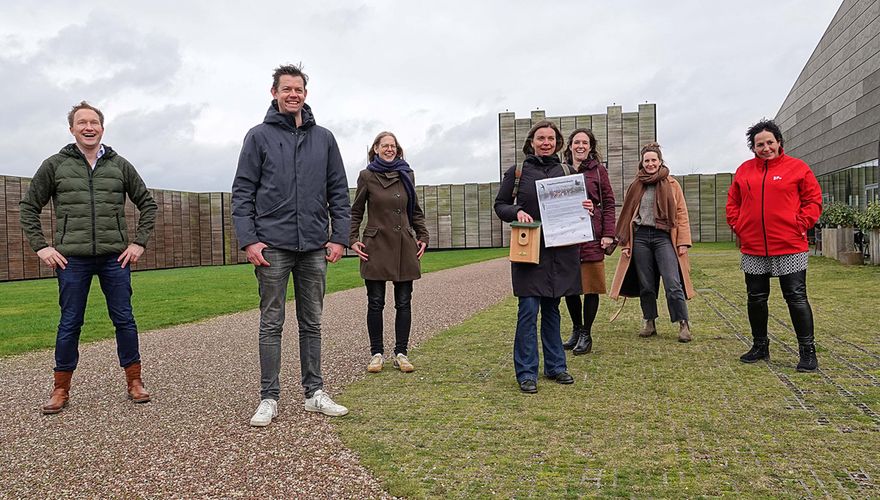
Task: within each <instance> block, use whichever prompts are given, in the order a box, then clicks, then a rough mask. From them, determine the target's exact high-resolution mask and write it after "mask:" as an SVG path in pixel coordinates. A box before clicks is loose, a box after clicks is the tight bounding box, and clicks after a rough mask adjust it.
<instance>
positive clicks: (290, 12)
mask: <svg viewBox="0 0 880 500" xmlns="http://www.w3.org/2000/svg"><path fill="white" fill-rule="evenodd" d="M839 5H840V2H839V1H836V0H780V1H773V2H762V3H759V4H748V3H743V2H734V1H717V2H706V1H696V0H681V1H678V0H676V1H657V0H621V1H619V2H609V1H600V0H563V1H549V0H548V1H545V2H536V1H521V0H488V1H475V0H470V1H459V0H444V1H442V2H420V1H402V0H401V1H396V0H383V1H369V2H358V1H333V0H320V1H283V0H282V1H278V0H276V1H274V2H262V1H258V0H254V1H251V2H229V1H222V0H221V1H217V0H214V1H210V2H209V1H186V2H182V1H174V2H171V1H165V0H153V1H150V2H120V1H113V2H110V1H107V2H97V1H95V2H69V1H67V0H43V1H41V2H11V1H8V0H0V13H2V15H0V75H2V78H0V95H2V96H4V98H3V99H2V100H0V116H2V119H0V150H2V151H3V155H2V156H3V160H2V166H0V174H6V175H20V176H27V177H29V176H31V175H33V173H34V172H35V171H36V168H37V167H38V166H39V164H40V162H41V161H42V160H43V159H45V158H46V157H47V156H49V155H50V154H52V153H54V152H57V151H58V150H59V149H60V148H61V147H62V146H63V145H64V144H66V143H68V142H71V140H72V138H71V137H70V135H69V131H68V128H67V122H66V113H67V111H68V109H69V108H70V106H71V105H72V104H74V103H76V102H78V101H80V100H82V99H86V100H88V101H90V102H92V103H93V104H95V105H97V106H99V107H101V108H102V109H103V110H104V112H105V115H106V117H107V121H106V131H105V134H104V142H105V143H106V144H109V145H111V146H113V147H114V148H115V149H116V150H117V151H118V152H120V153H121V154H122V155H123V156H125V157H126V158H128V159H129V160H130V161H131V162H132V163H133V164H134V165H135V166H136V167H137V168H138V170H139V171H140V172H141V175H142V176H143V177H144V179H145V181H146V182H147V185H148V186H150V187H156V188H165V189H178V190H186V191H228V190H229V188H230V185H231V182H232V178H233V175H234V172H235V166H236V162H237V159H238V152H239V149H240V147H241V141H242V138H243V137H244V134H245V133H246V132H247V130H248V129H249V128H250V127H252V126H254V125H255V124H257V123H259V122H260V121H262V119H263V116H264V114H265V112H266V109H267V107H268V105H269V102H270V100H271V97H270V95H269V88H270V87H271V74H272V70H273V68H274V67H275V66H277V65H278V64H280V63H288V62H293V63H296V62H302V63H303V64H304V66H305V71H306V72H307V73H308V74H309V76H310V83H309V95H308V98H307V102H308V103H309V104H310V105H311V106H312V108H313V110H314V112H315V116H316V119H317V121H318V123H319V124H321V125H323V126H325V127H328V128H329V129H330V130H331V131H333V132H334V134H335V135H336V138H337V141H338V142H339V144H340V147H341V148H342V153H343V158H344V160H345V164H346V169H347V172H348V178H349V183H350V184H351V183H353V182H354V181H355V180H356V178H357V175H356V174H357V172H358V171H359V170H360V169H362V168H363V166H364V164H365V156H366V150H367V147H368V146H369V144H370V143H371V141H372V139H373V137H374V136H375V135H376V133H378V132H379V131H381V130H392V131H394V132H396V133H397V135H398V138H399V139H400V141H401V143H402V144H403V146H404V147H405V148H406V150H407V158H408V160H409V161H410V163H411V164H412V166H413V168H414V169H415V170H416V173H417V177H418V182H419V183H420V184H441V183H447V182H452V183H462V182H486V181H492V180H497V178H498V170H499V169H498V162H499V159H498V130H497V129H498V113H499V112H502V111H505V110H510V111H514V112H516V114H517V116H518V117H525V116H528V113H529V111H530V110H533V109H544V110H546V111H547V114H548V115H568V114H581V113H604V112H605V108H606V106H608V105H610V104H612V103H617V104H619V105H622V106H623V110H624V111H636V110H637V107H638V104H639V103H643V102H646V101H648V102H653V103H656V104H657V113H658V125H657V126H658V138H659V140H660V142H661V144H663V145H664V150H665V156H666V159H667V161H668V162H669V163H670V165H671V167H672V171H673V173H675V174H686V173H692V172H718V171H732V170H733V169H735V168H736V166H737V165H739V163H740V162H741V161H742V160H744V159H746V158H747V157H748V155H749V153H748V151H747V150H746V148H745V145H744V138H743V133H744V131H745V129H746V127H747V126H748V125H750V124H751V123H753V122H754V121H756V120H757V119H759V118H761V117H764V116H767V117H772V116H774V115H775V114H776V112H777V111H778V109H779V107H780V105H781V104H782V101H783V99H784V98H785V96H786V95H787V94H788V91H789V90H790V89H791V86H792V84H793V83H794V81H795V79H796V78H797V76H798V74H799V73H800V71H801V69H802V68H803V66H804V64H805V62H806V61H807V59H808V58H809V56H810V54H811V53H812V52H813V49H814V48H815V47H816V44H817V43H818V41H819V39H820V38H821V36H822V34H823V33H824V31H825V29H826V27H827V26H828V24H829V23H830V21H831V19H832V17H833V16H834V14H835V12H836V11H837V8H838V7H839Z"/></svg>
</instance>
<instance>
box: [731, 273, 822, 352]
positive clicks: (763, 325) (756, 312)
mask: <svg viewBox="0 0 880 500" xmlns="http://www.w3.org/2000/svg"><path fill="white" fill-rule="evenodd" d="M745 275H746V293H747V294H748V304H747V305H748V313H749V325H750V326H751V328H752V337H754V338H756V339H758V340H764V339H766V338H767V320H768V318H769V313H768V310H767V299H768V298H769V297H770V275H769V274H749V273H745ZM779 287H780V288H781V289H782V296H783V297H784V298H785V302H786V303H787V304H788V314H789V315H790V316H791V323H792V325H793V326H794V331H795V334H796V335H797V338H798V343H799V344H812V343H813V310H812V309H811V308H810V302H809V301H808V300H807V271H806V269H805V270H803V271H799V272H796V273H790V274H784V275H782V276H780V277H779Z"/></svg>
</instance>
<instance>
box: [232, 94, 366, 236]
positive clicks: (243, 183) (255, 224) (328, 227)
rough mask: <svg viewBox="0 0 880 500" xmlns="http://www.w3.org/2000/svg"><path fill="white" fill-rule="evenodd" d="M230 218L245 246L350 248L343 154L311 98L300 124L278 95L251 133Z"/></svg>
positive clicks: (240, 164) (240, 162)
mask: <svg viewBox="0 0 880 500" xmlns="http://www.w3.org/2000/svg"><path fill="white" fill-rule="evenodd" d="M232 222H233V225H234V226H235V234H236V236H237V237H238V243H239V246H240V247H241V248H242V249H243V248H245V247H246V246H248V245H250V244H252V243H257V242H263V243H265V244H267V245H269V246H270V247H273V248H281V249H284V250H290V251H295V252H308V251H313V250H319V249H321V248H323V247H324V245H325V244H326V243H327V242H328V241H331V242H333V243H339V244H340V245H343V246H348V231H349V226H350V225H351V207H350V203H349V197H348V180H347V179H346V177H345V168H344V166H343V164H342V155H340V154H339V146H337V144H336V139H335V138H334V137H333V134H332V133H331V132H330V131H329V130H327V129H325V128H324V127H320V126H318V125H316V124H315V118H314V116H313V115H312V110H311V108H310V107H309V106H308V105H307V104H305V105H303V110H302V125H301V126H300V127H297V126H296V123H295V122H294V119H293V116H292V115H289V114H283V113H279V112H278V108H277V104H276V103H275V101H274V100H273V101H272V104H271V105H270V106H269V111H267V112H266V118H265V119H264V120H263V123H261V124H260V125H257V126H256V127H254V128H252V129H250V130H249V131H248V133H247V135H246V136H245V138H244V145H242V148H241V155H240V156H239V159H238V170H237V171H236V173H235V180H234V181H233V183H232Z"/></svg>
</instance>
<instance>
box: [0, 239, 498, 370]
mask: <svg viewBox="0 0 880 500" xmlns="http://www.w3.org/2000/svg"><path fill="white" fill-rule="evenodd" d="M506 253H507V250H506V249H503V248H500V249H499V248H496V249H488V250H453V251H437V252H428V253H426V254H425V255H424V257H423V258H422V270H423V272H432V271H439V270H441V269H447V268H450V267H456V266H461V265H464V264H469V263H472V262H479V261H482V260H487V259H494V258H496V257H501V256H503V255H506ZM253 273H254V271H253V266H252V265H250V264H241V265H237V266H215V267H192V268H182V269H167V270H159V271H141V272H136V273H134V274H133V275H132V288H133V289H134V296H133V298H132V307H133V308H134V312H135V319H136V320H137V323H138V329H139V330H141V331H147V330H154V329H156V328H162V327H166V326H171V325H179V324H182V323H190V322H193V321H199V320H202V319H205V318H210V317H214V316H219V315H221V314H228V313H233V312H238V311H244V310H248V309H255V308H257V307H258V305H259V302H258V300H259V298H258V296H257V282H256V278H254V274H253ZM358 286H363V281H362V280H361V278H360V274H359V265H358V260H357V259H356V258H354V257H348V258H345V259H343V260H341V261H340V262H338V263H336V264H332V265H330V267H329V271H328V273H327V293H332V292H336V291H339V290H345V289H348V288H353V287H358ZM292 289H293V287H292V286H291V287H290V293H291V294H292ZM0 296H2V297H3V300H2V302H0V356H8V355H11V354H18V353H22V352H27V351H33V350H37V349H47V348H52V347H54V345H55V331H56V329H57V327H58V318H59V308H58V284H57V281H56V280H55V279H54V278H53V279H42V280H31V281H15V282H6V283H0ZM111 337H113V325H112V323H110V320H109V318H108V317H107V310H106V303H105V301H104V296H103V294H102V293H101V287H100V286H99V284H98V280H97V278H95V279H94V280H93V282H92V290H91V293H90V294H89V306H88V308H87V310H86V316H85V325H84V326H83V331H82V336H81V339H82V341H83V342H89V341H94V340H100V339H105V338H111Z"/></svg>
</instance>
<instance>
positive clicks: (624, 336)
mask: <svg viewBox="0 0 880 500" xmlns="http://www.w3.org/2000/svg"><path fill="white" fill-rule="evenodd" d="M691 257H692V266H693V271H692V277H693V280H694V284H695V286H696V287H697V288H698V290H699V292H700V294H699V296H697V297H696V298H694V299H693V300H691V301H690V303H689V307H690V315H691V322H692V331H693V333H694V341H693V342H691V343H689V344H680V343H678V342H677V341H676V333H677V329H676V328H675V327H674V326H673V325H672V324H670V323H669V322H668V320H667V319H666V318H668V315H667V313H666V311H665V307H663V306H662V304H663V303H664V302H663V300H662V298H661V318H660V320H659V321H658V330H659V335H658V336H656V337H652V338H648V339H642V338H639V337H637V335H636V332H637V331H638V328H639V318H640V316H641V314H640V310H639V307H638V301H637V300H630V301H629V302H628V303H627V304H626V306H625V307H624V310H623V313H622V314H621V317H620V318H619V319H618V320H617V321H615V322H614V323H608V318H609V316H610V314H611V313H612V312H613V311H614V310H615V308H616V304H615V303H614V302H613V301H611V300H609V299H607V298H606V297H603V298H602V301H601V305H600V310H599V318H598V319H597V324H596V325H595V326H594V329H593V331H594V347H593V352H592V353H591V354H588V355H583V356H572V355H571V354H569V355H568V366H569V371H570V372H571V373H572V375H573V376H574V377H575V379H576V382H575V384H574V385H570V386H561V385H558V384H556V383H554V382H552V381H550V380H547V379H546V378H543V377H541V378H540V379H539V381H538V389H539V390H538V394H536V395H526V394H521V393H520V392H519V390H518V387H517V385H516V381H515V378H514V371H513V362H512V345H513V331H514V327H515V320H516V301H515V299H514V298H511V299H509V300H507V301H505V302H503V303H501V304H499V305H498V306H495V307H492V308H490V309H488V310H486V311H485V312H483V313H480V314H478V315H477V316H475V317H473V318H471V319H470V320H468V321H466V322H465V323H463V324H462V325H460V326H457V327H455V328H452V329H450V330H447V331H445V332H443V333H441V334H439V335H437V336H435V337H433V338H432V339H430V340H429V341H427V342H426V343H424V344H422V345H421V346H420V347H418V348H417V349H414V350H413V351H412V352H411V354H410V358H411V359H412V360H413V362H414V364H415V365H416V367H417V370H416V371H415V372H414V373H412V374H402V373H399V372H397V371H396V370H394V369H393V368H391V367H390V365H388V366H387V367H386V369H385V370H384V371H382V372H381V373H378V374H366V375H365V376H364V378H363V379H362V380H360V381H358V382H355V383H354V384H351V385H349V386H347V387H346V388H345V390H344V392H343V394H341V395H340V396H339V398H338V399H337V401H339V402H340V403H342V404H344V405H346V406H348V407H349V408H351V409H352V412H351V413H350V414H349V415H348V416H347V417H345V418H343V419H335V420H334V421H333V423H334V425H335V426H336V427H337V429H338V431H339V432H340V434H341V436H342V438H343V441H344V442H345V444H346V445H347V446H349V447H350V448H352V449H353V450H355V451H356V452H357V453H358V454H359V456H360V458H361V461H362V463H363V464H365V465H366V466H367V467H368V468H369V469H370V470H371V471H372V472H373V473H374V474H375V475H376V476H377V477H378V478H379V479H380V480H381V481H382V482H383V485H384V487H385V488H386V489H387V491H388V492H389V493H391V494H392V495H396V496H405V497H532V498H540V497H577V496H627V497H632V496H635V497H682V496H687V497H700V496H729V497H734V496H735V497H741V496H748V497H790V498H802V497H814V496H831V497H849V496H851V497H859V498H861V497H878V496H880V451H878V450H880V416H878V413H880V336H878V333H877V332H878V327H880V320H878V314H877V308H878V306H880V286H878V285H880V268H877V267H862V266H857V267H846V266H842V265H840V264H839V263H837V262H835V261H832V260H829V259H826V258H821V257H815V258H811V259H810V267H809V271H808V289H809V297H810V301H811V303H812V306H813V311H814V314H815V318H816V321H815V323H816V339H817V345H818V351H819V352H818V357H819V363H820V372H819V373H815V374H803V373H797V372H796V371H795V365H796V363H797V342H796V339H795V335H794V331H793V330H792V329H791V325H790V321H789V316H788V310H787V307H786V305H785V302H784V300H783V299H782V295H781V292H780V291H779V287H778V283H777V281H776V280H774V281H773V284H772V286H773V289H772V292H771V297H770V315H771V316H770V326H769V328H770V335H771V346H770V353H771V361H770V362H769V363H766V362H759V363H757V364H754V365H746V364H743V363H740V362H739V360H738V357H739V355H740V354H742V353H743V352H745V351H746V350H747V349H748V347H749V345H750V333H749V326H748V319H747V316H746V304H745V301H746V295H745V285H744V281H743V276H742V273H741V271H740V270H739V254H738V252H737V251H736V249H735V248H733V246H732V245H729V244H698V245H696V246H695V248H694V249H692V253H691ZM616 260H617V259H616V257H615V258H613V259H611V260H609V261H607V262H606V272H607V275H608V278H609V280H610V276H611V275H612V274H613V271H614V266H615V264H616ZM562 309H563V310H564V309H565V308H564V306H563V307H562ZM413 319H414V321H415V322H418V311H414V318H413ZM563 325H566V328H567V326H568V325H570V323H569V322H568V319H567V315H566V314H565V313H564V312H563Z"/></svg>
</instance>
